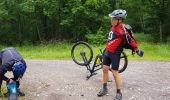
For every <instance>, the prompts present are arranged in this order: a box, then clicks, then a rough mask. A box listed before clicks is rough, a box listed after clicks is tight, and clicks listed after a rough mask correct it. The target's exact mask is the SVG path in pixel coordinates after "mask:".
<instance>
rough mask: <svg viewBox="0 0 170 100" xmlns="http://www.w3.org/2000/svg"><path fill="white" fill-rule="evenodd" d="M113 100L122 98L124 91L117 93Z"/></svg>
mask: <svg viewBox="0 0 170 100" xmlns="http://www.w3.org/2000/svg"><path fill="white" fill-rule="evenodd" d="M113 100H122V93H116V96H115V98H114V99H113Z"/></svg>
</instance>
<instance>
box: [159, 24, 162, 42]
mask: <svg viewBox="0 0 170 100" xmlns="http://www.w3.org/2000/svg"><path fill="white" fill-rule="evenodd" d="M162 28H163V24H162V21H160V23H159V35H160V38H159V39H160V42H162V36H163V32H162Z"/></svg>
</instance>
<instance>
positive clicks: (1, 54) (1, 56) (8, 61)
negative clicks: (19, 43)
mask: <svg viewBox="0 0 170 100" xmlns="http://www.w3.org/2000/svg"><path fill="white" fill-rule="evenodd" d="M0 61H1V62H0V89H1V85H2V81H3V80H4V81H6V83H7V84H8V83H12V82H13V81H16V84H17V86H16V87H17V93H18V95H19V96H25V94H24V93H22V92H21V91H20V89H19V86H20V83H19V81H20V79H21V78H22V76H23V75H24V72H25V70H26V63H25V61H24V59H23V58H22V57H21V55H20V54H19V53H18V52H17V51H16V49H15V48H5V49H3V50H2V51H0ZM7 71H11V72H12V73H13V76H14V77H13V78H8V77H6V76H5V73H6V72H7ZM0 91H1V90H0Z"/></svg>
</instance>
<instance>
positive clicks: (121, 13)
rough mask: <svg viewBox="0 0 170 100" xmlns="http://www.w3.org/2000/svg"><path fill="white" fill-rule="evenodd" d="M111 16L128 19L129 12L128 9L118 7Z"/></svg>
mask: <svg viewBox="0 0 170 100" xmlns="http://www.w3.org/2000/svg"><path fill="white" fill-rule="evenodd" d="M109 16H110V17H112V18H117V19H126V16H127V13H126V10H123V9H117V10H114V11H113V12H112V13H110V14H109Z"/></svg>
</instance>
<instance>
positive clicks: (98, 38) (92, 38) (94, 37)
mask: <svg viewBox="0 0 170 100" xmlns="http://www.w3.org/2000/svg"><path fill="white" fill-rule="evenodd" d="M85 37H86V39H87V41H88V42H89V43H92V44H105V43H106V36H104V35H103V34H87V35H85Z"/></svg>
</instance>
